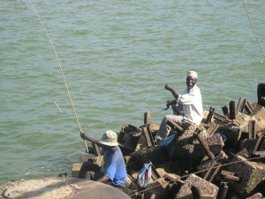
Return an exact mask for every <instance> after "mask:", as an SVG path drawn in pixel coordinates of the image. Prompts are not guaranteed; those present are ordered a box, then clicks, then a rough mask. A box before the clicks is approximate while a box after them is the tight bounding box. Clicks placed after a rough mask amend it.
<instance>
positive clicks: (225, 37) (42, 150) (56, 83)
mask: <svg viewBox="0 0 265 199" xmlns="http://www.w3.org/2000/svg"><path fill="white" fill-rule="evenodd" d="M245 3H246V6H247V8H248V12H249V16H250V17H251V20H252V24H253V27H254V28H255V35H254V34H253V32H252V30H251V28H250V25H249V21H248V18H247V16H246V13H245V10H244V6H243V4H242V1H240V0H238V1H231V0H224V1H204V0H202V1H173V0H168V1H162V0H156V1H139V0H134V1H121V0H111V1H106V0H98V1H93V0H92V1H73V0H58V1H55V2H54V1H51V0H45V1H39V0H34V1H7V0H1V7H0V38H1V39H0V93H1V94H0V100H1V103H0V158H1V160H0V183H3V182H6V181H8V180H13V179H19V178H32V177H41V176H56V175H57V174H58V173H59V172H65V171H67V172H69V171H70V166H71V164H72V163H73V162H76V161H78V160H79V157H80V155H81V154H83V153H84V145H83V142H82V139H81V138H80V137H79V129H78V125H77V122H76V119H75V116H74V114H73V112H72V108H71V104H70V102H69V99H68V96H67V93H66V90H65V86H64V81H63V78H62V75H61V71H60V68H59V66H58V62H57V60H56V57H55V53H54V50H53V49H52V47H51V44H50V42H49V39H48V38H47V36H46V33H45V31H44V29H43V28H42V26H41V24H40V22H39V20H38V18H37V17H36V16H35V14H34V12H33V10H32V9H31V7H32V6H34V10H35V11H36V12H37V13H38V15H39V16H40V17H41V19H42V21H43V23H44V25H45V27H46V28H47V31H48V33H49V36H50V39H51V41H52V42H53V44H54V47H55V49H56V52H57V53H58V56H59V58H60V61H61V64H62V66H63V70H64V74H65V77H66V80H67V83H68V86H69V89H70V93H71V96H72V98H73V102H74V105H75V108H76V112H77V114H78V119H79V121H80V124H81V126H82V128H83V129H85V130H87V131H89V132H90V133H91V134H92V135H94V136H95V137H97V138H100V136H101V135H102V133H103V132H104V130H107V129H113V130H115V131H119V130H120V128H121V126H122V125H123V124H126V123H130V124H133V125H136V126H139V125H141V124H143V118H144V112H146V111H151V113H152V121H153V122H160V121H161V119H162V118H163V116H164V115H165V114H168V113H170V111H168V112H164V111H162V108H164V102H165V100H167V99H170V98H171V96H170V94H169V93H168V92H167V91H165V90H164V89H163V86H164V84H165V83H168V84H169V85H171V86H173V87H174V88H175V89H176V90H177V91H179V90H180V89H182V88H183V87H184V86H185V83H184V81H185V74H186V71H187V70H189V69H194V70H197V71H198V73H199V82H198V85H199V87H200V88H201V90H202V94H203V102H204V109H205V110H208V109H209V107H210V106H212V107H214V108H216V110H218V111H220V110H221V109H220V108H221V107H222V106H224V105H226V104H228V102H229V101H230V100H238V99H239V97H243V98H246V99H247V100H249V101H250V102H255V101H256V87H257V83H259V82H264V81H265V80H264V74H265V63H264V62H263V60H264V57H263V56H262V55H261V52H260V49H259V47H258V45H257V41H256V39H255V37H258V38H259V40H260V44H261V47H262V48H263V49H264V48H265V25H264V24H265V14H264V10H265V4H264V2H263V1H262V0H256V1H250V0H245ZM56 104H57V105H58V106H59V107H57V105H56Z"/></svg>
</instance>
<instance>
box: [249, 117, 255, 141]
mask: <svg viewBox="0 0 265 199" xmlns="http://www.w3.org/2000/svg"><path fill="white" fill-rule="evenodd" d="M248 135H249V139H252V138H256V121H255V120H250V121H249V122H248Z"/></svg>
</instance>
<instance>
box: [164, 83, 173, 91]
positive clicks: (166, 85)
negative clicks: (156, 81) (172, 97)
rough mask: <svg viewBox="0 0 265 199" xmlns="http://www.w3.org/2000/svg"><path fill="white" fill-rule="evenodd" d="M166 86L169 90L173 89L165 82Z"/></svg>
mask: <svg viewBox="0 0 265 199" xmlns="http://www.w3.org/2000/svg"><path fill="white" fill-rule="evenodd" d="M164 88H165V89H167V90H169V91H171V89H172V88H171V87H170V86H169V85H168V84H165V87H164Z"/></svg>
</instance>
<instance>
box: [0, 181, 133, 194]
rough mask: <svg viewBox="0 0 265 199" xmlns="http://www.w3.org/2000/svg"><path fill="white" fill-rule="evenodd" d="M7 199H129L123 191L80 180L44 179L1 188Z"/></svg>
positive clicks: (9, 184) (15, 183)
mask: <svg viewBox="0 0 265 199" xmlns="http://www.w3.org/2000/svg"><path fill="white" fill-rule="evenodd" d="M0 190H1V191H2V193H0V194H1V195H3V197H4V198H6V199H12V198H16V199H23V198H31V199H65V198H67V199H82V198H89V199H104V198H106V199H129V198H130V197H129V196H128V195H126V194H125V193H123V192H122V191H121V190H119V189H117V188H114V187H112V186H110V185H107V184H103V183H100V182H95V181H90V180H83V179H78V178H55V177H53V178H42V179H31V180H19V181H14V182H9V183H7V184H5V185H2V186H1V187H0Z"/></svg>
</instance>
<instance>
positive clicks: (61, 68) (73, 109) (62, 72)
mask: <svg viewBox="0 0 265 199" xmlns="http://www.w3.org/2000/svg"><path fill="white" fill-rule="evenodd" d="M30 5H31V7H30V9H31V10H32V11H33V12H34V14H35V16H36V17H37V18H38V20H39V22H40V24H41V26H42V28H43V29H44V31H45V33H46V36H47V38H48V40H49V42H50V44H51V46H52V49H53V52H54V55H55V57H56V61H57V63H58V65H59V68H60V71H61V74H62V77H63V82H64V86H65V89H66V91H67V95H68V98H69V101H70V103H71V107H72V111H73V113H74V116H75V119H76V122H77V125H78V128H79V131H82V127H81V124H80V122H79V119H78V116H77V112H76V109H75V106H74V102H73V99H72V96H71V94H70V90H69V87H68V83H67V81H66V78H65V75H64V71H63V66H62V64H61V62H60V59H59V56H58V53H57V51H56V49H55V47H54V45H53V42H52V40H51V38H50V36H49V33H48V31H47V29H46V26H45V25H44V23H43V21H42V19H41V17H40V16H39V15H38V13H37V12H36V10H35V9H34V7H33V4H32V2H31V1H30ZM84 144H85V148H86V151H87V152H88V146H87V143H86V140H84Z"/></svg>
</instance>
